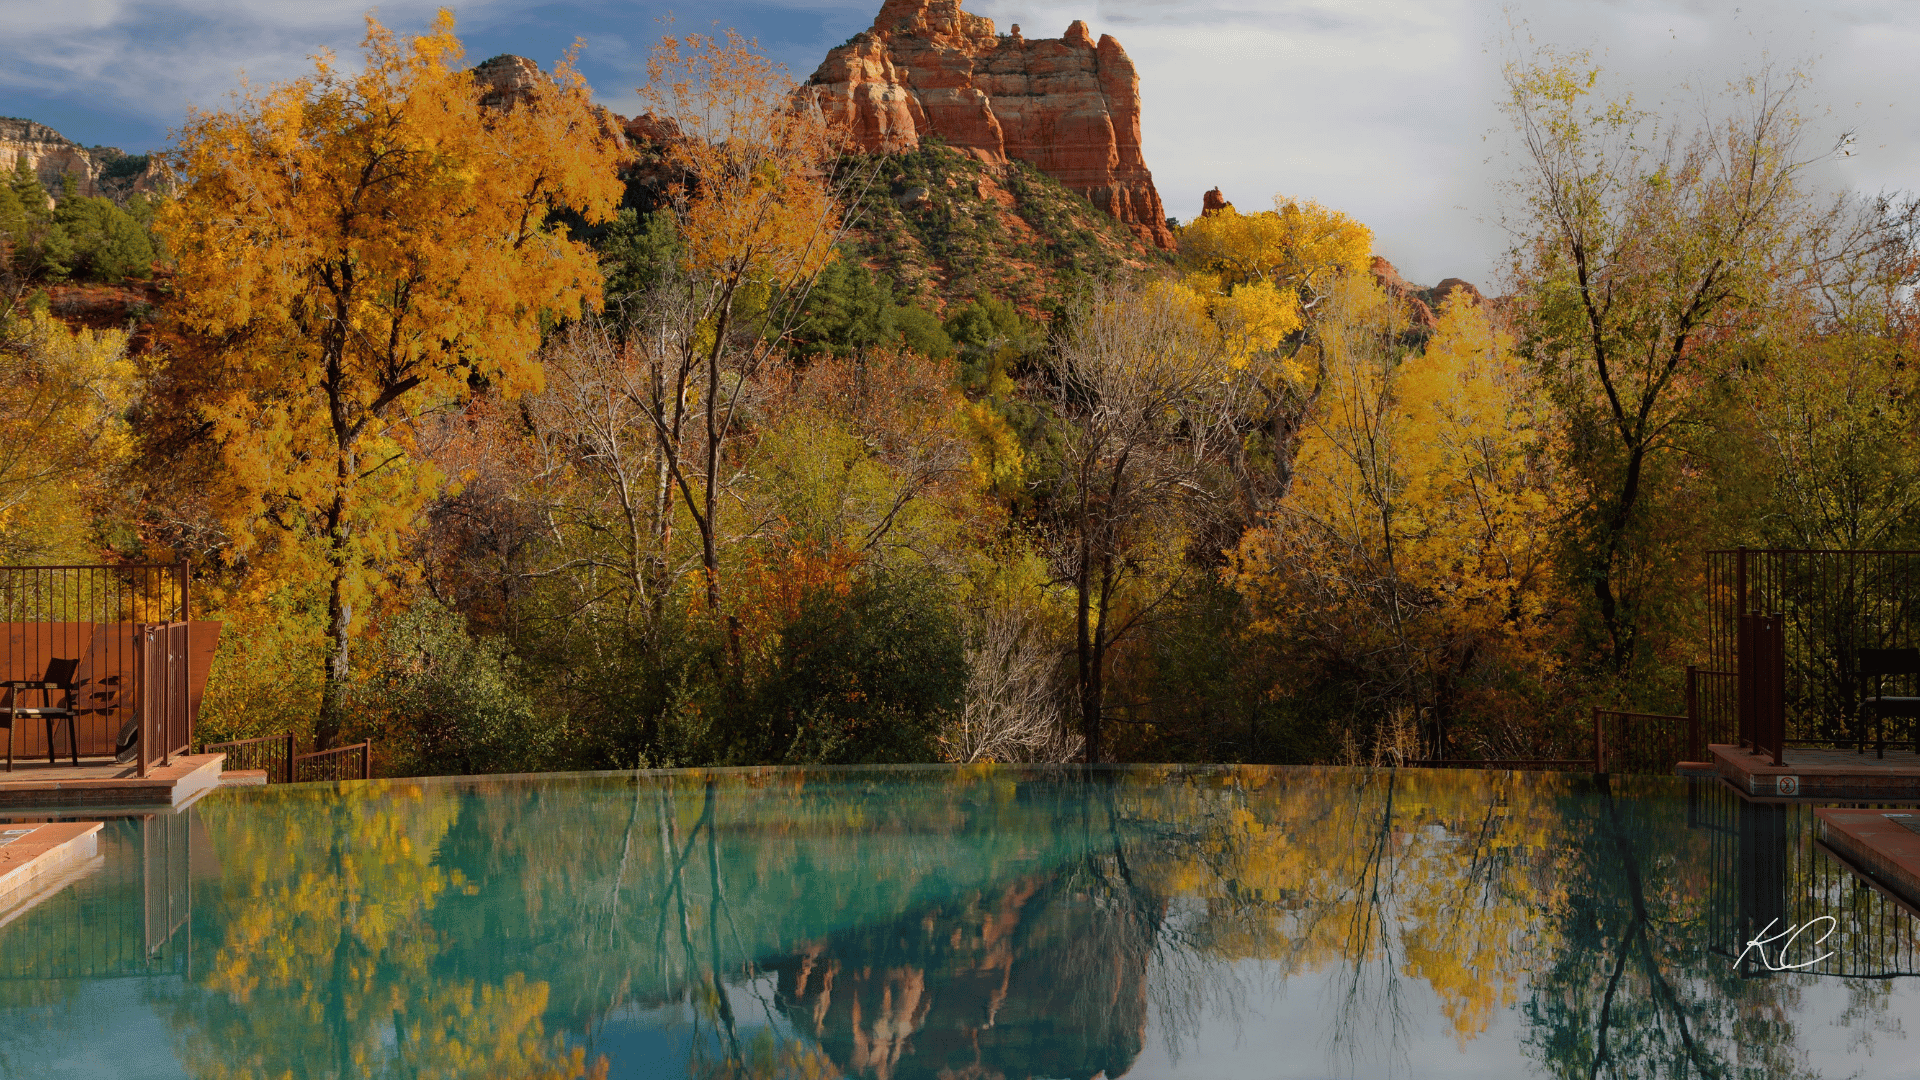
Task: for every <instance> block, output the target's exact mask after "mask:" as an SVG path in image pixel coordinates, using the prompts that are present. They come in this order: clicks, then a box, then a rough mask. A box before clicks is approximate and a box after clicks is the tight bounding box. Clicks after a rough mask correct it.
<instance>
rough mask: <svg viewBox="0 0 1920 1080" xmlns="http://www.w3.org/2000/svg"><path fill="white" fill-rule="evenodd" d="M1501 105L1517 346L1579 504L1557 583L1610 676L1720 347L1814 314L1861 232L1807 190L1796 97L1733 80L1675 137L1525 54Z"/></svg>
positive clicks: (1652, 573)
mask: <svg viewBox="0 0 1920 1080" xmlns="http://www.w3.org/2000/svg"><path fill="white" fill-rule="evenodd" d="M1507 85H1508V91H1509V95H1508V99H1507V102H1506V109H1507V112H1508V115H1509V116H1510V117H1511V118H1512V121H1513V124H1514V127H1515V129H1516V131H1517V132H1518V135H1519V139H1520V143H1521V146H1522V147H1523V148H1524V151H1525V154H1524V157H1523V159H1522V161H1523V166H1522V174H1521V177H1520V179H1519V180H1518V181H1517V184H1516V186H1515V188H1514V196H1515V198H1516V204H1515V211H1516V215H1517V221H1516V245H1515V247H1514V253H1513V258H1514V267H1513V269H1514V274H1515V278H1516V281H1517V283H1518V285H1519V312H1520V318H1521V319H1522V321H1523V323H1524V325H1525V327H1526V338H1525V342H1524V345H1525V348H1526V350H1527V352H1528V354H1529V355H1530V357H1531V359H1532V361H1533V362H1534V363H1536V364H1537V365H1538V366H1539V368H1540V370H1541V371H1542V372H1543V373H1544V374H1545V375H1546V377H1547V378H1548V379H1549V380H1550V382H1551V384H1552V385H1553V387H1554V390H1555V394H1556V397H1557V399H1558V403H1559V406H1560V408H1561V409H1562V410H1563V411H1564V413H1565V416H1566V423H1567V425H1568V430H1569V441H1568V444H1567V455H1568V456H1567V461H1568V463H1569V464H1570V466H1571V467H1572V469H1573V471H1574V475H1575V476H1576V477H1577V483H1578V485H1579V486H1580V487H1581V488H1582V489H1583V490H1581V491H1580V494H1579V497H1580V499H1581V501H1582V506H1581V509H1580V512H1579V514H1578V515H1577V517H1576V519H1575V525H1576V528H1575V532H1574V539H1573V546H1574V548H1575V554H1574V555H1573V560H1574V564H1575V565H1574V566H1572V567H1571V574H1572V576H1573V578H1574V579H1575V580H1576V581H1577V582H1578V583H1579V585H1580V588H1581V589H1582V590H1583V591H1584V592H1586V593H1588V594H1589V595H1590V596H1591V598H1592V604H1593V611H1594V613H1595V615H1596V616H1597V620H1598V631H1599V638H1600V641H1599V643H1598V645H1599V651H1600V653H1601V654H1602V655H1603V656H1604V658H1605V661H1606V663H1607V664H1608V665H1609V666H1610V667H1612V668H1613V669H1614V670H1615V671H1622V670H1625V669H1626V668H1628V667H1629V666H1630V665H1631V664H1632V662H1633V659H1634V654H1635V646H1636V640H1637V637H1638V635H1639V633H1640V630H1641V626H1642V622H1643V619H1644V617H1645V616H1644V612H1643V609H1644V608H1645V607H1646V605H1647V604H1649V603H1652V602H1653V595H1654V592H1655V591H1656V590H1657V588H1658V587H1659V585H1660V582H1661V580H1662V579H1663V577H1665V576H1666V573H1665V569H1664V568H1665V567H1667V566H1668V562H1667V560H1666V558H1665V557H1664V555H1662V554H1661V553H1660V552H1659V551H1658V550H1656V549H1657V547H1658V545H1656V544H1653V543H1650V542H1649V530H1650V529H1651V528H1652V527H1653V526H1654V525H1655V519H1656V518H1657V517H1658V516H1659V515H1660V513H1661V511H1662V509H1663V502H1662V498H1661V493H1662V492H1663V491H1672V490H1674V489H1675V488H1676V486H1677V484H1678V480H1679V477H1678V475H1677V473H1676V472H1675V470H1676V469H1678V468H1679V456H1680V455H1679V451H1680V449H1681V448H1682V446H1683V445H1684V443H1685V440H1686V438H1687V436H1688V435H1689V434H1690V433H1692V432H1695V431H1697V430H1698V429H1699V425H1700V424H1701V423H1702V422H1703V421H1704V420H1705V419H1706V409H1707V408H1708V406H1709V403H1710V402H1711V400H1712V394H1711V389H1712V387H1713V384H1714V381H1715V379H1716V377H1717V376H1718V375H1720V374H1722V373H1723V372H1724V371H1725V370H1726V369H1727V367H1728V365H1729V363H1730V360H1731V357H1730V355H1729V352H1728V349H1727V348H1726V345H1727V343H1729V342H1732V341H1737V340H1740V339H1741V338H1743V337H1750V336H1752V335H1756V334H1762V333H1764V332H1766V330H1767V327H1768V326H1769V325H1770V324H1772V323H1773V322H1774V321H1775V320H1777V319H1778V318H1779V317H1780V316H1781V315H1782V314H1783V313H1787V312H1791V311H1792V310H1793V309H1795V308H1796V307H1798V306H1800V305H1804V304H1806V303H1808V302H1809V301H1811V300H1817V299H1818V295H1819V291H1820V289H1821V287H1822V285H1823V284H1824V282H1825V281H1826V280H1827V279H1828V278H1830V277H1832V276H1833V275H1834V273H1835V271H1834V267H1835V265H1836V264H1844V263H1846V262H1847V261H1848V260H1849V259H1851V258H1852V257H1853V256H1854V255H1856V254H1858V253H1859V252H1860V251H1862V250H1864V248H1865V247H1867V246H1870V245H1871V240H1872V230H1871V229H1870V228H1862V227H1861V221H1860V219H1859V218H1858V217H1857V215H1854V214H1852V213H1851V210H1852V209H1853V207H1852V206H1851V205H1850V204H1849V203H1848V202H1847V201H1846V200H1844V199H1835V200H1826V199H1822V198H1821V197H1819V196H1818V195H1817V194H1815V193H1814V192H1813V191H1812V190H1811V188H1810V186H1809V183H1808V178H1807V169H1808V167H1809V165H1811V164H1812V163H1813V161H1814V158H1813V157H1811V156H1810V155H1808V154H1807V153H1806V152H1805V150H1804V149H1803V141H1804V135H1805V130H1806V128H1805V124H1804V122H1803V120H1802V118H1801V117H1800V115H1799V114H1798V113H1797V112H1796V111H1795V93H1796V91H1797V89H1798V85H1799V81H1798V79H1797V78H1788V79H1779V78H1775V77H1773V76H1771V75H1770V74H1762V75H1760V76H1757V77H1753V78H1749V79H1746V80H1743V81H1741V82H1740V83H1738V84H1737V85H1735V86H1734V87H1732V88H1731V90H1730V91H1729V93H1728V97H1727V99H1726V101H1725V106H1726V108H1725V110H1724V112H1722V113H1721V114H1719V115H1709V116H1707V117H1706V118H1704V119H1703V120H1701V121H1700V122H1699V123H1698V124H1696V125H1693V126H1692V127H1690V128H1689V127H1687V126H1685V125H1682V124H1678V123H1675V122H1671V121H1668V120H1666V119H1664V118H1661V117H1658V116H1655V115H1654V114H1652V113H1650V112H1648V111H1646V110H1643V109H1640V108H1638V107H1636V106H1635V105H1634V103H1633V101H1632V100H1631V98H1628V97H1624V96H1622V97H1617V98H1608V97H1606V96H1604V95H1603V94H1602V92H1601V84H1600V72H1599V69H1598V68H1596V67H1595V66H1594V65H1593V64H1592V63H1591V62H1590V61H1589V59H1588V57H1587V56H1586V54H1584V53H1573V54H1564V55H1563V54H1558V53H1553V52H1543V53H1541V54H1539V55H1538V56H1537V57H1535V58H1534V59H1532V60H1530V61H1528V62H1525V63H1520V64H1516V65H1514V66H1512V67H1510V68H1509V70H1508V72H1507ZM1665 509H1667V510H1672V509H1673V507H1672V506H1666V507H1665Z"/></svg>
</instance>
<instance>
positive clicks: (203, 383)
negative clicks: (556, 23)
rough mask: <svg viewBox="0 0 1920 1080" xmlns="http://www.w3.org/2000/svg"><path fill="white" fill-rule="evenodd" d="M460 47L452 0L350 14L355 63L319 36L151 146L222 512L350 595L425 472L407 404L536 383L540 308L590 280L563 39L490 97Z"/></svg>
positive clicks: (289, 572)
mask: <svg viewBox="0 0 1920 1080" xmlns="http://www.w3.org/2000/svg"><path fill="white" fill-rule="evenodd" d="M462 55H463V54H462V50H461V47H460V42H459V40H458V39H457V38H456V37H455V36H454V34H453V17H452V15H451V14H450V13H449V12H446V11H442V12H441V13H440V15H439V17H438V18H436V20H435V21H434V23H433V26H432V28H431V29H430V30H429V32H428V33H426V34H424V35H421V36H418V37H410V38H400V37H397V36H396V35H394V34H393V33H391V32H390V31H388V30H386V29H384V28H383V27H381V26H380V25H379V24H378V23H377V22H374V21H372V20H371V19H369V20H368V32H367V36H366V39H365V43H364V45H363V58H364V62H365V67H364V70H363V71H361V72H359V73H357V74H349V73H345V72H342V71H340V70H337V69H336V68H335V67H334V65H333V64H332V62H331V60H330V58H327V57H322V58H320V59H318V60H317V61H316V62H315V70H314V72H313V73H312V74H310V75H307V76H305V77H303V78H300V79H296V80H293V81H290V82H286V83H281V84H276V85H274V86H271V87H268V88H265V89H263V90H252V89H250V90H248V91H247V92H246V93H244V94H243V95H241V96H240V97H239V99H238V100H237V102H236V104H235V106H234V107H233V108H231V109H229V110H223V111H215V112H207V113H195V114H193V115H192V116H190V117H189V119H188V121H187V123H186V125H185V127H184V128H183V130H182V131H181V132H180V134H179V136H178V138H177V140H176V145H175V148H174V150H173V151H172V153H171V155H170V157H171V162H172V165H173V168H174V170H175V172H176V173H177V174H178V175H179V176H180V177H181V178H182V179H183V180H184V181H185V188H184V190H183V191H182V192H181V194H180V196H179V198H178V199H176V200H174V201H173V202H172V203H170V204H169V205H168V206H167V207H166V208H165V209H164V210H163V212H162V215H161V219H160V228H161V230H162V232H163V234H164V235H165V237H166V239H167V242H168V245H169V247H170V250H172V251H173V252H174V254H175V256H176V258H177V259H178V274H177V277H176V282H177V285H178V289H179V293H180V297H181V299H180V304H179V306H178V310H177V314H178V321H179V325H180V329H181V330H182V331H183V335H182V338H181V340H180V341H179V342H178V343H177V344H178V348H177V349H176V350H175V355H174V357H173V358H172V366H173V374H174V375H175V376H176V377H177V378H179V379H181V380H182V381H183V382H185V383H187V384H189V385H194V386H196V387H197V388H198V389H199V391H200V392H198V393H197V394H196V395H195V396H196V397H197V401H198V409H199V411H200V413H201V416H202V419H203V421H204V422H205V424H206V425H207V427H208V429H209V430H210V431H211V432H212V434H213V436H214V438H215V439H216V440H217V441H218V443H219V445H220V448H221V456H222V465H223V466H224V468H223V472H224V479H225V483H224V484H223V491H222V492H221V493H220V496H221V497H220V510H221V512H222V515H223V517H224V518H225V524H226V525H227V526H228V528H229V530H230V531H231V532H232V533H233V535H234V536H235V537H236V538H237V540H238V546H239V547H240V549H241V550H242V551H247V550H248V549H250V548H251V549H253V555H254V557H255V558H259V557H262V556H266V555H271V556H273V557H276V558H278V559H280V560H282V561H285V562H287V563H288V565H286V566H285V567H284V568H283V569H282V570H281V571H280V574H281V576H283V577H289V576H298V575H301V574H308V575H310V574H313V573H315V572H316V571H318V572H320V573H324V574H325V575H326V576H328V577H331V578H334V579H335V580H336V581H341V582H342V587H343V588H344V589H345V593H346V599H347V600H348V601H349V602H351V600H352V599H353V597H354V596H356V595H364V593H365V591H366V588H367V573H366V571H367V568H368V567H369V566H374V565H378V564H380V563H383V562H386V561H390V560H391V559H392V557H393V555H394V553H395V551H396V549H397V545H398V544H399V542H400V539H401V538H402V537H403V536H404V535H405V534H406V532H407V531H408V530H409V529H410V527H411V524H412V521H413V519H414V517H415V516H416V515H417V513H418V511H419V509H420V507H421V506H422V505H423V504H424V502H425V500H426V499H427V498H429V497H430V496H431V494H432V492H433V491H434V490H435V488H436V487H437V485H438V482H439V477H437V476H436V475H434V474H433V473H432V471H431V470H430V469H427V468H425V467H423V466H422V465H420V464H419V463H418V462H416V461H414V460H413V457H412V454H413V449H414V448H413V435H412V426H411V423H410V421H411V420H412V419H413V418H414V417H416V416H418V415H419V414H420V413H421V412H422V411H425V410H429V409H433V408H437V407H441V406H444V405H446V404H447V403H450V402H453V401H457V400H459V399H461V398H463V397H465V396H466V395H467V394H468V393H469V392H470V387H471V385H472V384H473V382H474V381H475V380H485V381H486V382H487V383H488V384H489V385H490V386H491V387H493V388H494V389H495V390H496V391H498V392H502V393H506V394H512V393H516V392H519V391H523V390H529V389H534V388H537V387H538V386H539V385H540V369H539V366H538V364H537V363H536V362H535V361H534V359H533V354H534V350H535V349H536V348H537V346H538V345H539V342H540V333H541V324H542V320H543V319H545V318H553V317H568V316H576V315H578V314H579V313H580V312H581V311H582V309H583V308H584V307H587V306H591V305H594V304H597V303H598V301H599V269H598V262H597V259H596V258H595V257H594V254H593V253H592V251H591V250H589V249H588V248H587V247H586V246H585V245H584V244H582V243H579V242H578V241H575V240H573V239H571V238H569V237H568V235H567V232H566V228H565V226H564V225H561V224H559V223H558V222H557V221H555V220H554V215H555V212H556V211H559V210H562V209H572V210H576V211H578V212H579V213H581V214H582V216H583V217H584V218H585V219H586V220H588V221H590V222H598V221H604V220H606V219H607V218H608V217H609V216H610V215H611V214H612V212H613V210H614V207H615V204H616V203H617V201H618V199H619V195H620V183H619V180H618V177H617V176H616V174H615V165H616V163H617V159H618V152H617V150H616V148H615V144H614V141H613V133H612V132H611V131H610V130H607V129H606V121H605V119H604V114H603V113H602V112H601V111H599V110H598V109H596V107H595V106H593V105H592V103H591V101H590V100H589V96H588V90H587V87H586V84H585V83H584V82H583V81H582V80H581V78H580V76H579V74H578V72H577V71H576V70H575V69H574V68H573V64H572V59H571V57H568V58H567V59H564V60H562V62H561V63H560V64H559V65H558V66H557V67H556V68H555V70H554V72H553V74H552V75H551V76H543V77H541V78H540V79H538V80H536V82H535V85H533V86H532V87H531V88H529V89H528V90H526V92H525V93H524V95H523V99H522V100H519V101H518V102H516V103H514V104H512V105H511V106H509V107H503V108H497V109H496V108H490V107H486V106H483V105H482V104H481V88H480V87H479V86H477V85H476V82H475V77H474V75H473V73H472V72H470V71H466V70H462V69H461V68H460V66H459V64H460V61H461V59H462ZM321 563H325V564H326V565H327V566H328V569H326V570H324V571H320V570H319V565H318V564H321Z"/></svg>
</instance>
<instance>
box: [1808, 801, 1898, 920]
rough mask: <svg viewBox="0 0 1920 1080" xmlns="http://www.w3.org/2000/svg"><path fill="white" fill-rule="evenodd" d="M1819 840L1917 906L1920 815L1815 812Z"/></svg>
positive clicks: (1892, 812)
mask: <svg viewBox="0 0 1920 1080" xmlns="http://www.w3.org/2000/svg"><path fill="white" fill-rule="evenodd" d="M1813 813H1814V816H1815V817H1816V818H1818V819H1819V821H1820V841H1821V843H1824V844H1826V845H1827V846H1828V847H1829V848H1832V849H1833V850H1834V851H1836V852H1838V853H1840V855H1841V856H1842V857H1843V858H1844V859H1845V860H1846V861H1847V862H1850V863H1852V864H1853V865H1854V868H1855V869H1856V870H1858V871H1860V872H1862V873H1864V874H1866V875H1867V877H1868V878H1869V879H1870V880H1871V881H1872V882H1873V883H1874V884H1876V885H1879V886H1880V887H1882V888H1883V889H1885V890H1886V891H1888V892H1889V893H1892V894H1893V895H1894V896H1895V897H1896V898H1897V899H1900V900H1902V901H1904V902H1905V903H1906V904H1907V905H1908V906H1909V907H1910V908H1913V907H1920V832H1915V831H1914V829H1915V828H1920V824H1916V823H1920V813H1916V812H1913V811H1906V812H1901V811H1893V810H1829V809H1821V810H1815V811H1814V812H1813Z"/></svg>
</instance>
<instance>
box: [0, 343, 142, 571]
mask: <svg viewBox="0 0 1920 1080" xmlns="http://www.w3.org/2000/svg"><path fill="white" fill-rule="evenodd" d="M137 396H138V393H137V379H136V377H135V372H134V366H133V363H132V361H131V360H129V359H128V357H127V333H126V331H124V330H87V329H84V328H83V329H71V330H70V329H68V328H67V327H66V326H65V325H64V324H62V323H61V322H60V321H59V320H57V319H55V318H53V317H52V316H51V315H49V314H47V313H46V312H45V311H32V312H28V313H26V314H25V316H24V317H16V316H14V315H13V314H12V313H10V312H4V311H0V553H4V557H5V558H6V560H7V561H9V562H18V561H21V560H23V559H25V558H28V557H31V556H45V555H47V554H50V553H56V552H59V553H64V554H65V555H66V556H67V557H68V558H72V559H81V558H83V557H84V556H83V555H82V554H81V553H80V552H77V551H75V550H74V549H73V546H72V545H73V544H74V541H75V540H76V539H79V538H86V537H88V536H89V533H90V528H89V527H90V525H91V522H90V520H89V517H88V514H89V511H90V510H91V509H92V507H91V505H90V504H91V503H92V502H93V501H94V496H96V495H97V494H98V493H99V491H100V485H101V483H102V478H103V477H104V476H106V475H108V474H109V473H110V472H111V471H112V470H113V469H114V468H116V467H117V466H119V465H120V464H122V463H124V462H125V460H126V458H127V456H128V454H129V452H130V450H131V446H132V441H133V439H132V433H131V431H130V429H129V426H128V424H127V412H128V410H129V408H130V407H131V406H132V405H133V403H134V401H135V400H136V398H137ZM85 542H86V541H85V540H84V539H80V543H82V544H84V543H85ZM62 545H63V546H62Z"/></svg>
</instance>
